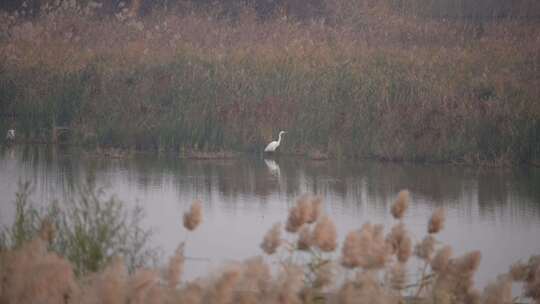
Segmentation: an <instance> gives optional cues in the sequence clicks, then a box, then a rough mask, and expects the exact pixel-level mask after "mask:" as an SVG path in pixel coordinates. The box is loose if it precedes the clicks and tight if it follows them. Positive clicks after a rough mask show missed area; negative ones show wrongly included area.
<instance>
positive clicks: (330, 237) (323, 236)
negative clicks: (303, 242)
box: [311, 215, 337, 252]
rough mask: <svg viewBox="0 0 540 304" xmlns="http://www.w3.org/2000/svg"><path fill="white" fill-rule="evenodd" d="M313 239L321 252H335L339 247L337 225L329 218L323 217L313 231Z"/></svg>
mask: <svg viewBox="0 0 540 304" xmlns="http://www.w3.org/2000/svg"><path fill="white" fill-rule="evenodd" d="M311 239H312V240H313V244H314V245H315V246H317V247H318V248H319V249H320V250H322V251H324V252H331V251H334V250H335V249H336V247H337V231H336V225H334V222H333V221H332V220H331V219H330V218H329V217H328V216H326V215H325V216H323V217H321V218H320V219H319V220H318V221H317V224H316V225H315V228H314V229H313V235H312V237H311Z"/></svg>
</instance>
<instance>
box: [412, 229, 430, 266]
mask: <svg viewBox="0 0 540 304" xmlns="http://www.w3.org/2000/svg"><path fill="white" fill-rule="evenodd" d="M434 251H435V238H434V237H433V236H431V235H427V236H426V237H425V238H424V239H423V240H422V242H420V243H418V244H416V246H415V247H414V254H415V255H416V256H417V257H418V258H420V259H422V260H424V261H430V260H431V257H432V256H433V252H434Z"/></svg>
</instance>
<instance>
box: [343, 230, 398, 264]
mask: <svg viewBox="0 0 540 304" xmlns="http://www.w3.org/2000/svg"><path fill="white" fill-rule="evenodd" d="M389 251H390V250H389V249H388V245H387V243H386V241H385V240H384V236H383V233H382V225H372V224H370V223H366V224H364V225H363V226H362V228H361V229H360V230H358V231H351V232H349V233H348V234H347V236H346V237H345V242H344V243H343V247H342V259H341V264H342V265H343V266H344V267H347V268H356V267H362V268H364V269H379V268H382V267H384V265H385V263H386V261H387V260H388V255H389Z"/></svg>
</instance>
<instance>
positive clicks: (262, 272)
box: [0, 191, 540, 304]
mask: <svg viewBox="0 0 540 304" xmlns="http://www.w3.org/2000/svg"><path fill="white" fill-rule="evenodd" d="M410 203H411V202H409V193H408V191H402V192H400V193H399V195H398V197H397V199H396V202H395V203H394V205H393V207H392V215H393V216H394V218H395V223H394V225H393V226H392V227H391V228H390V229H389V231H385V230H386V229H385V227H383V226H382V225H380V224H372V223H369V222H367V223H364V224H363V225H362V226H361V227H360V228H359V229H356V230H351V231H350V232H349V233H348V234H347V236H346V238H345V240H344V242H343V244H338V243H337V239H338V238H337V234H336V229H335V226H334V224H333V222H332V219H331V218H329V217H328V216H327V215H325V214H324V212H323V211H322V210H323V209H322V208H321V206H322V204H323V202H322V200H321V199H320V198H319V197H317V196H311V195H304V196H301V197H299V198H298V200H297V204H296V206H294V207H293V208H291V209H290V211H289V214H288V217H287V219H286V222H287V226H286V227H285V229H284V230H283V226H282V225H281V224H280V223H276V224H275V225H273V227H272V228H271V229H270V230H269V231H268V233H267V234H266V235H265V236H261V237H262V243H261V250H262V251H263V252H264V254H265V255H266V256H257V257H253V258H249V259H247V260H245V261H240V262H236V263H233V264H231V265H227V266H226V267H224V268H222V269H223V270H222V271H220V272H217V273H215V274H214V275H211V276H209V277H207V278H200V279H197V280H194V281H185V280H184V279H182V274H183V266H184V263H186V260H185V258H184V246H185V245H186V244H185V243H182V244H180V245H179V247H178V249H177V250H176V251H175V252H174V254H173V255H172V256H171V257H170V259H169V262H168V264H167V265H165V266H164V267H155V266H154V267H136V268H134V269H128V268H126V261H125V260H124V259H123V258H122V256H121V255H115V256H114V257H112V258H110V259H108V262H107V264H105V265H103V266H102V267H100V269H99V270H97V271H90V272H85V273H81V272H79V273H77V272H76V271H75V269H77V266H76V264H74V262H73V260H72V257H64V256H61V255H58V253H56V252H55V251H54V250H53V249H52V247H51V246H50V244H51V243H54V238H55V236H54V234H51V233H50V229H51V228H50V223H45V224H43V225H41V228H40V229H39V230H38V231H37V233H36V234H35V235H34V236H33V237H32V238H29V239H28V240H27V241H24V242H23V243H22V244H19V245H17V246H8V247H0V278H1V282H2V283H1V284H0V303H21V304H24V303H381V304H387V303H396V304H398V303H426V304H428V303H479V304H499V303H500V304H509V303H519V302H520V301H525V300H529V301H530V303H540V257H539V256H532V257H531V258H530V259H529V260H528V261H527V262H522V261H520V262H517V263H515V264H514V265H512V266H511V267H510V269H509V271H508V273H505V274H501V275H500V276H498V277H497V278H496V279H495V280H494V281H493V282H491V283H490V284H488V286H487V287H486V288H485V289H484V290H483V291H480V290H478V289H476V288H475V287H474V280H473V277H474V274H475V272H476V270H477V269H478V266H479V264H480V262H481V256H482V255H481V253H480V252H479V251H472V252H469V253H465V254H464V255H462V256H454V255H453V253H452V247H451V246H448V245H445V244H442V243H441V242H440V241H438V240H437V239H436V238H437V233H438V232H440V230H441V229H443V228H444V210H442V209H439V210H436V211H435V212H434V214H433V215H432V217H431V219H429V221H427V223H426V236H425V238H424V239H423V240H422V241H420V242H419V243H417V244H413V243H412V241H411V235H410V234H409V232H408V231H407V228H406V227H405V225H404V223H403V221H402V220H403V217H404V215H405V214H406V211H407V208H408V206H409V204H410ZM183 224H184V228H185V233H190V232H191V231H193V230H195V229H196V228H197V227H198V226H199V225H204V220H203V210H202V204H201V202H200V201H195V202H194V203H193V204H192V207H191V209H190V210H189V211H188V212H186V213H185V214H184V216H183ZM293 228H294V229H293ZM285 232H288V234H287V235H284V234H283V233H285ZM48 244H49V245H48ZM48 248H49V249H48ZM412 259H417V260H418V261H420V262H421V264H422V265H423V267H422V268H421V270H420V271H421V273H418V274H412V273H410V272H409V271H410V268H408V267H407V264H408V263H410V260H412ZM513 282H514V283H520V284H521V285H522V290H523V294H522V295H521V296H520V297H516V298H513V297H512V283H513Z"/></svg>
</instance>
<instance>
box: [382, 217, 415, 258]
mask: <svg viewBox="0 0 540 304" xmlns="http://www.w3.org/2000/svg"><path fill="white" fill-rule="evenodd" d="M386 241H387V243H388V244H389V247H390V249H391V250H392V253H394V254H396V256H397V258H398V261H400V262H401V263H405V262H407V260H408V259H409V257H410V256H411V253H412V241H411V238H410V236H409V233H408V232H407V229H405V225H404V224H403V223H401V222H400V223H399V224H397V225H394V227H392V230H391V231H390V233H389V234H388V236H387V238H386Z"/></svg>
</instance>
